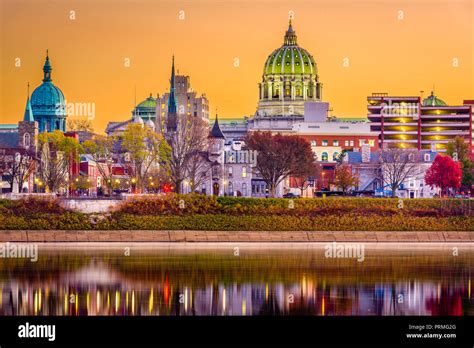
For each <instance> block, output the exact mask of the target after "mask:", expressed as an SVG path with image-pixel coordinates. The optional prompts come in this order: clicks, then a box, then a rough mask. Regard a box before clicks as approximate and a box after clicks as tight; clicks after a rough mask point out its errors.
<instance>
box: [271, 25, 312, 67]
mask: <svg viewBox="0 0 474 348" xmlns="http://www.w3.org/2000/svg"><path fill="white" fill-rule="evenodd" d="M264 74H311V75H313V74H317V67H316V62H315V61H314V58H313V56H312V55H311V54H309V53H308V51H306V50H305V49H304V48H301V47H299V46H298V45H297V42H296V32H295V31H293V27H292V26H291V21H290V25H289V27H288V30H287V32H286V34H285V40H284V43H283V46H281V47H280V48H278V49H276V50H274V51H273V52H272V53H271V54H270V55H269V56H268V58H267V61H266V62H265V68H264Z"/></svg>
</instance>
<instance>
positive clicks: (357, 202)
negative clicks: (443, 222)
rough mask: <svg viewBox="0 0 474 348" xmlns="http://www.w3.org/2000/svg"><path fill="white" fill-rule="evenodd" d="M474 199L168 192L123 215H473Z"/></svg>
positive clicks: (136, 203) (132, 204)
mask: <svg viewBox="0 0 474 348" xmlns="http://www.w3.org/2000/svg"><path fill="white" fill-rule="evenodd" d="M473 208H474V201H471V200H454V199H451V200H446V199H405V200H398V199H390V198H380V199H375V198H326V199H322V198H319V199H282V198H271V199H266V198H241V197H214V196H203V195H166V196H161V197H154V198H151V199H150V198H142V199H135V200H132V201H127V202H124V203H122V204H121V206H120V207H119V209H118V211H117V212H118V213H120V214H123V213H125V214H133V215H193V214H227V215H282V214H283V215H294V216H314V217H316V216H321V215H340V214H348V213H351V214H357V215H363V216H372V215H380V216H392V215H400V214H402V215H408V216H420V217H422V216H433V217H435V216H436V217H443V216H466V215H468V216H474V209H473Z"/></svg>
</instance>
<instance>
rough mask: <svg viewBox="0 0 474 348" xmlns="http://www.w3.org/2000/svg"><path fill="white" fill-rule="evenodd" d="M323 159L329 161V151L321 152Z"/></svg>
mask: <svg viewBox="0 0 474 348" xmlns="http://www.w3.org/2000/svg"><path fill="white" fill-rule="evenodd" d="M321 161H323V162H327V161H328V153H327V152H323V153H322V154H321Z"/></svg>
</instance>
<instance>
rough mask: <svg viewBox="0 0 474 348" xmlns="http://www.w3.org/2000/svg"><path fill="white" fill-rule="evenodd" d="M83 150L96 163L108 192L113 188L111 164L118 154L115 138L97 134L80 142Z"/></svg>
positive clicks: (112, 164)
mask: <svg viewBox="0 0 474 348" xmlns="http://www.w3.org/2000/svg"><path fill="white" fill-rule="evenodd" d="M82 147H83V148H84V152H85V153H86V154H88V155H89V156H90V158H91V160H92V161H93V162H94V163H95V164H96V167H97V170H98V171H99V173H100V176H101V177H102V179H103V180H102V182H103V183H104V184H105V186H106V187H107V191H108V193H109V194H111V193H112V190H113V166H114V163H115V160H116V158H117V156H118V151H117V139H116V138H114V137H108V136H104V135H97V136H95V137H94V139H92V140H86V141H84V143H82Z"/></svg>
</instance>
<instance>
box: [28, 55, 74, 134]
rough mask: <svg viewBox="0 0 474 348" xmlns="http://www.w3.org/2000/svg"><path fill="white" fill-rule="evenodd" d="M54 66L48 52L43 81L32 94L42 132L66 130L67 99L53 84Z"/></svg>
mask: <svg viewBox="0 0 474 348" xmlns="http://www.w3.org/2000/svg"><path fill="white" fill-rule="evenodd" d="M52 70H53V68H52V66H51V63H50V61H49V55H48V53H46V60H45V62H44V66H43V73H44V78H43V83H42V84H41V85H40V86H39V87H37V88H36V89H35V90H34V91H33V93H32V95H31V109H32V113H33V117H34V119H35V121H37V122H38V126H39V131H40V132H52V131H54V130H60V131H62V132H65V131H66V117H67V111H66V99H65V97H64V94H63V92H62V91H61V90H60V89H59V88H58V87H56V86H55V85H54V84H53V80H52V79H51V72H52Z"/></svg>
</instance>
